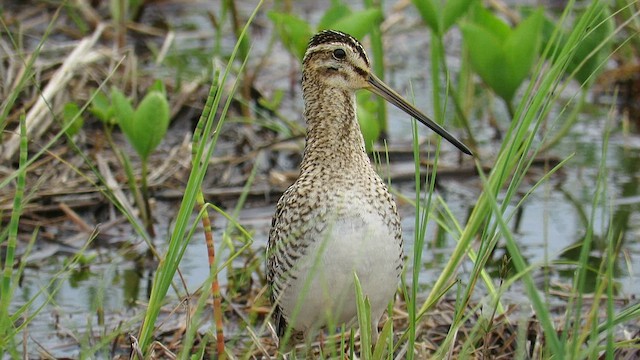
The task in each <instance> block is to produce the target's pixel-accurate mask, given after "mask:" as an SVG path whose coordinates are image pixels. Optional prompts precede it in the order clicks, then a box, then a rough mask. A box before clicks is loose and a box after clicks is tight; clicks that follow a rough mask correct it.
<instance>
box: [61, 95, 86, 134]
mask: <svg viewBox="0 0 640 360" xmlns="http://www.w3.org/2000/svg"><path fill="white" fill-rule="evenodd" d="M62 119H63V124H64V125H65V126H66V125H67V124H69V123H70V122H72V124H71V125H70V126H69V127H68V128H67V130H66V133H67V135H69V136H73V135H75V134H77V133H78V131H80V129H81V128H82V125H84V119H83V118H82V116H81V114H80V108H79V107H78V104H76V103H74V102H68V103H66V104H64V108H63V109H62Z"/></svg>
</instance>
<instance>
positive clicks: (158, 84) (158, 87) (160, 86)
mask: <svg viewBox="0 0 640 360" xmlns="http://www.w3.org/2000/svg"><path fill="white" fill-rule="evenodd" d="M152 91H158V92H160V93H161V94H162V95H165V96H166V95H167V89H166V88H165V87H164V83H163V82H162V80H160V79H156V81H154V82H153V84H151V86H149V88H148V89H147V93H150V92H152Z"/></svg>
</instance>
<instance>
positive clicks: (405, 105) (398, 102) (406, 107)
mask: <svg viewBox="0 0 640 360" xmlns="http://www.w3.org/2000/svg"><path fill="white" fill-rule="evenodd" d="M367 81H368V82H369V84H370V85H371V87H370V88H369V90H370V91H371V92H373V93H375V94H377V95H380V96H382V97H383V98H384V99H385V100H387V101H388V102H390V103H392V104H393V105H395V106H396V107H398V109H400V110H402V111H404V112H406V113H407V114H409V115H411V116H413V117H414V118H415V119H417V120H418V121H420V122H421V123H423V124H424V125H426V126H428V127H429V128H431V130H433V131H435V132H436V134H438V135H440V136H442V137H443V138H445V139H447V141H449V142H450V143H452V144H453V145H455V146H456V147H457V148H458V149H460V151H462V152H463V153H465V154H469V155H473V154H472V153H471V150H469V148H468V147H467V146H466V145H465V144H463V143H462V142H461V141H460V140H458V139H456V138H455V137H454V136H453V135H451V134H450V133H449V132H448V131H447V130H445V129H443V128H442V126H440V125H438V124H436V123H435V122H433V120H431V119H429V117H428V116H427V115H425V114H423V113H422V112H421V111H420V110H418V109H416V108H415V106H413V105H411V104H409V102H407V100H405V99H403V98H402V96H400V95H399V94H398V93H397V92H395V91H394V90H393V89H391V88H390V87H389V86H388V85H387V84H385V83H383V82H382V80H380V79H378V78H377V77H376V76H375V75H373V74H369V78H368V80H367Z"/></svg>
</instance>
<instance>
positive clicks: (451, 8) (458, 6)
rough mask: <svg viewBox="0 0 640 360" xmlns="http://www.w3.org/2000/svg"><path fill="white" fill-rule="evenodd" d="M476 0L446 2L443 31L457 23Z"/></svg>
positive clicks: (443, 12)
mask: <svg viewBox="0 0 640 360" xmlns="http://www.w3.org/2000/svg"><path fill="white" fill-rule="evenodd" d="M473 2H474V0H448V1H445V3H444V10H443V11H442V33H446V32H447V30H449V28H450V27H451V26H452V25H453V24H455V23H456V21H457V20H458V19H460V17H462V15H464V14H465V13H466V12H467V11H468V10H469V7H470V6H471V4H472V3H473Z"/></svg>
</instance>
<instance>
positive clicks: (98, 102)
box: [89, 91, 116, 125]
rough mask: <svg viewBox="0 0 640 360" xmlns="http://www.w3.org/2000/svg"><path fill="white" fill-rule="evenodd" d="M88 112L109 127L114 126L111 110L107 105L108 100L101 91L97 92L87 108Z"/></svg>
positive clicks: (109, 105) (108, 104)
mask: <svg viewBox="0 0 640 360" xmlns="http://www.w3.org/2000/svg"><path fill="white" fill-rule="evenodd" d="M89 112H91V113H92V114H93V115H94V116H95V117H97V118H98V119H99V120H100V121H102V122H104V123H107V124H109V125H114V124H115V122H116V121H115V119H114V117H113V116H114V114H113V108H112V107H111V104H110V103H109V98H108V97H107V95H105V94H104V93H103V92H102V91H100V92H98V93H97V94H96V95H95V96H94V97H93V101H92V102H91V106H89Z"/></svg>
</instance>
